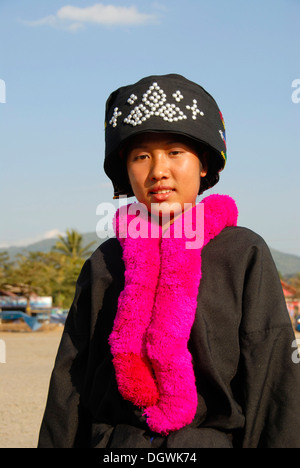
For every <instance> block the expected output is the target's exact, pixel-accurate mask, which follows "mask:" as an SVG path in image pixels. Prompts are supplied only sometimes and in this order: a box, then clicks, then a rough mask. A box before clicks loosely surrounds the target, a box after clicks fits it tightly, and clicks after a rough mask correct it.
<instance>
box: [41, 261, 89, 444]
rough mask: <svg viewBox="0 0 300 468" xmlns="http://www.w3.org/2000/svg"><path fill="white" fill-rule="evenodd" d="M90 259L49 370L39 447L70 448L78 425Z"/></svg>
mask: <svg viewBox="0 0 300 468" xmlns="http://www.w3.org/2000/svg"><path fill="white" fill-rule="evenodd" d="M90 276H91V275H90V260H88V261H87V262H86V263H85V265H84V266H83V268H82V271H81V273H80V275H79V278H78V280H77V284H76V292H75V297H74V301H73V304H72V306H71V309H70V312H69V314H68V318H67V320H66V324H65V329H64V332H63V335H62V339H61V343H60V346H59V349H58V353H57V356H56V361H55V365H54V369H53V372H52V376H51V380H50V386H49V392H48V399H47V404H46V409H45V413H44V417H43V420H42V425H41V429H40V435H39V442H38V447H39V448H71V447H73V446H74V443H75V439H76V436H77V432H78V427H79V411H80V393H81V388H82V385H83V382H84V372H85V369H86V361H87V354H88V346H89V327H90V312H89V311H90V309H91V307H90V300H91V299H90V297H91V294H90V289H91V281H90Z"/></svg>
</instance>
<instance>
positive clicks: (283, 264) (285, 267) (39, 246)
mask: <svg viewBox="0 0 300 468" xmlns="http://www.w3.org/2000/svg"><path fill="white" fill-rule="evenodd" d="M82 237H83V245H84V246H85V245H87V244H89V243H90V242H93V241H95V244H94V246H93V247H92V248H91V250H95V249H96V248H97V247H98V246H99V245H100V244H101V243H102V242H103V241H104V240H105V239H100V238H99V237H98V236H97V234H96V233H95V232H88V233H86V234H82ZM56 241H57V238H53V239H46V240H43V241H40V242H36V243H34V244H30V245H28V246H25V247H9V248H7V249H0V252H4V251H6V252H8V254H9V256H10V258H11V259H12V260H13V259H14V258H15V256H16V255H17V254H24V255H25V254H26V253H27V252H37V251H39V252H50V250H51V249H52V247H53V246H54V245H55V243H56ZM270 251H271V254H272V256H273V259H274V262H275V265H276V267H277V270H278V271H279V272H280V273H281V274H282V275H283V276H286V277H287V276H293V275H295V274H297V273H300V257H298V256H297V255H292V254H286V253H282V252H279V251H278V250H275V249H270Z"/></svg>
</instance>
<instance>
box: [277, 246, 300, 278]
mask: <svg viewBox="0 0 300 468" xmlns="http://www.w3.org/2000/svg"><path fill="white" fill-rule="evenodd" d="M270 251H271V254H272V257H273V259H274V262H275V265H276V268H277V270H278V271H279V272H280V273H281V274H282V276H286V277H287V276H293V275H295V274H297V273H299V274H300V257H298V256H297V255H292V254H286V253H282V252H278V250H275V249H270Z"/></svg>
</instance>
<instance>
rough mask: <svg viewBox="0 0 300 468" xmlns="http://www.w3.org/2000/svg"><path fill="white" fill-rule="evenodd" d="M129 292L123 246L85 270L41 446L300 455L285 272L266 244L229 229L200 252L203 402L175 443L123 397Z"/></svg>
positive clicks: (195, 332) (297, 384) (194, 342)
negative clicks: (120, 306)
mask: <svg viewBox="0 0 300 468" xmlns="http://www.w3.org/2000/svg"><path fill="white" fill-rule="evenodd" d="M123 287H124V264H123V261H122V250H121V247H120V245H119V242H118V240H116V239H109V240H108V241H106V242H104V243H103V244H102V245H101V246H100V247H99V248H98V249H97V250H96V251H95V252H94V254H93V255H92V256H91V258H90V259H89V260H87V262H86V263H85V265H84V267H83V269H82V272H81V274H80V276H79V278H78V282H77V287H76V294H75V298H74V302H73V304H72V307H71V309H70V313H69V316H68V318H67V321H66V325H65V330H64V333H63V336H62V340H61V344H60V347H59V351H58V354H57V358H56V362H55V367H54V370H53V374H52V377H51V382H50V389H49V395H48V401H47V406H46V410H45V414H44V418H43V421H42V426H41V431H40V438H39V447H99V448H104V447H108V448H126V447H128V448H151V447H170V448H201V447H220V448H221V447H244V448H251V447H253V448H256V447H264V448H275V447H276V448H277V447H284V448H289V447H300V410H299V406H300V405H299V402H298V398H299V390H300V367H299V365H298V364H295V363H293V361H292V354H293V352H294V350H295V348H293V347H292V345H293V342H294V340H295V337H294V333H293V329H292V326H291V321H290V318H289V315H288V312H287V309H286V304H285V300H284V296H283V292H282V287H281V284H280V281H279V277H278V273H277V270H276V268H275V265H274V262H273V260H272V257H271V254H270V252H269V249H268V247H267V246H266V244H265V242H264V241H263V240H262V239H261V237H259V236H258V235H257V234H255V233H253V232H252V231H250V230H248V229H245V228H241V227H228V228H226V229H224V230H223V231H222V232H221V233H220V234H219V235H218V236H217V237H215V238H214V239H213V240H212V241H211V242H210V243H209V244H208V245H206V246H205V247H204V248H203V250H202V279H201V284H200V288H199V295H198V308H197V313H196V319H195V322H194V325H193V328H192V331H191V336H190V341H189V349H190V351H191V353H192V356H193V363H194V372H195V376H196V382H197V389H198V393H199V394H201V395H202V397H203V398H204V401H205V405H206V408H205V413H206V414H205V416H204V417H203V407H202V408H201V410H200V408H199V411H198V412H197V414H196V416H195V418H194V421H193V423H192V424H190V425H189V426H186V427H184V428H182V429H180V430H179V431H177V432H174V433H171V434H170V435H169V436H168V437H162V436H159V435H158V434H153V433H151V431H150V430H149V428H148V426H147V424H146V422H145V419H144V417H143V416H142V413H143V411H142V410H141V409H139V408H137V407H135V406H134V405H133V404H132V403H130V402H128V401H125V400H124V399H123V398H122V397H121V395H120V394H119V392H118V388H117V384H116V380H115V372H114V367H113V364H112V356H111V353H110V348H109V345H108V336H109V334H110V332H111V329H112V326H113V321H114V317H115V314H116V310H117V301H118V296H119V294H120V292H121V291H122V289H123Z"/></svg>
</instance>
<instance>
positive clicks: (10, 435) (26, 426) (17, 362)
mask: <svg viewBox="0 0 300 468" xmlns="http://www.w3.org/2000/svg"><path fill="white" fill-rule="evenodd" d="M61 330H62V328H59V329H56V330H55V331H51V332H15V333H8V332H4V333H1V332H0V340H3V341H4V342H5V348H6V363H0V448H34V447H36V446H37V440H38V434H39V429H40V424H41V420H42V417H43V413H44V408H45V404H46V398H47V393H48V386H49V380H50V375H51V372H52V369H53V364H54V359H55V356H56V352H57V348H58V345H59V342H60V338H61ZM3 341H2V345H3Z"/></svg>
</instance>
